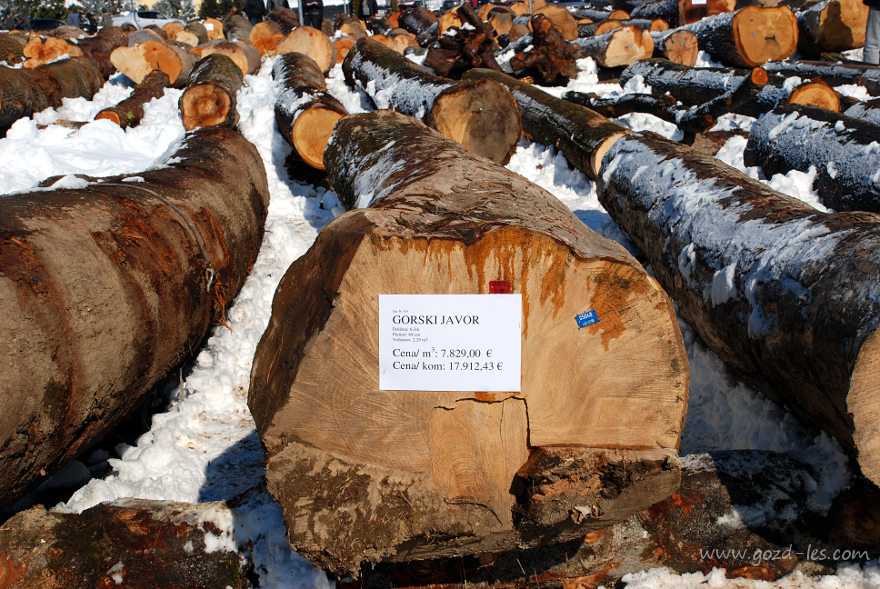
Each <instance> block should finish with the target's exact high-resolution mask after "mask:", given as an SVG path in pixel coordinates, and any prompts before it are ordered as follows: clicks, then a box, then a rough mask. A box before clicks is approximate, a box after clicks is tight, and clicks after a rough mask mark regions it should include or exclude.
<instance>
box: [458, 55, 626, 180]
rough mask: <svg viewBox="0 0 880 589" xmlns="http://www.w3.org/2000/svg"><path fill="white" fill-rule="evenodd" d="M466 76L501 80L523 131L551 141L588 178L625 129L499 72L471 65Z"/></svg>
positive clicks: (543, 140)
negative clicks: (508, 92)
mask: <svg viewBox="0 0 880 589" xmlns="http://www.w3.org/2000/svg"><path fill="white" fill-rule="evenodd" d="M464 77H465V79H466V80H479V79H491V80H495V81H496V82H498V83H500V84H504V85H505V86H506V87H507V88H508V89H509V90H510V92H511V94H513V97H514V98H515V99H516V101H517V103H518V104H519V109H520V112H521V113H522V122H523V131H525V132H526V133H527V134H528V135H529V136H531V137H532V138H533V139H535V140H536V141H539V142H541V143H543V144H544V145H554V146H556V148H557V149H559V150H560V151H562V153H564V154H565V157H566V158H567V159H568V161H569V162H570V163H571V165H573V166H574V167H576V168H577V169H579V170H581V171H582V172H584V173H585V174H586V175H587V176H589V177H590V178H591V179H593V180H595V179H596V174H597V173H598V171H599V166H600V165H601V163H602V156H603V155H604V154H605V152H606V151H607V150H608V148H609V147H610V146H611V144H612V143H614V142H615V141H616V140H617V139H618V138H619V137H620V136H621V135H623V134H624V133H627V132H628V131H627V130H626V129H625V128H624V127H621V126H620V125H616V124H615V123H612V122H611V121H609V120H608V119H606V118H605V117H603V116H601V115H599V114H598V113H596V112H594V111H591V110H589V109H587V108H584V107H583V106H579V105H577V104H573V103H571V102H568V101H567V100H563V99H561V98H556V97H555V96H551V95H550V94H547V93H546V92H544V91H543V90H540V89H539V88H536V87H535V86H533V85H532V84H529V83H526V82H521V81H519V80H516V79H514V78H511V77H510V76H507V75H505V74H502V73H500V72H493V71H491V70H484V69H473V70H471V71H469V72H468V73H467V74H465V76H464Z"/></svg>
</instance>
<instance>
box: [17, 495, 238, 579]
mask: <svg viewBox="0 0 880 589" xmlns="http://www.w3.org/2000/svg"><path fill="white" fill-rule="evenodd" d="M229 511H230V510H229V508H228V507H226V505H225V504H223V503H199V504H197V505H193V504H183V503H169V502H160V501H146V500H140V499H125V500H122V501H117V502H114V503H111V504H107V503H101V504H100V505H96V506H95V507H92V508H91V509H87V510H86V511H84V512H83V513H81V514H75V513H57V512H51V511H46V510H45V509H43V508H42V507H35V508H33V509H29V510H27V511H23V512H20V513H17V514H16V515H14V516H13V517H11V518H10V519H8V520H7V521H6V522H4V524H3V528H2V529H0V563H2V564H0V567H2V574H3V576H2V579H3V581H4V583H5V584H6V586H12V587H16V588H18V589H70V588H71V587H96V588H97V587H116V586H124V587H128V588H130V589H138V588H142V589H148V588H155V587H176V588H178V589H196V588H198V587H232V588H235V589H244V588H245V587H248V586H249V584H248V582H247V578H246V576H245V570H244V569H243V567H242V565H241V559H240V556H239V554H238V553H237V552H230V551H229V550H228V549H225V548H220V549H215V545H216V543H217V538H216V536H217V534H218V533H219V534H220V535H221V539H226V534H227V532H226V531H225V530H224V531H220V530H219V529H218V527H217V526H216V524H214V520H216V519H217V518H218V515H219V514H223V515H224V516H226V517H229V518H231V517H232V515H231V514H230V512H229ZM212 540H213V542H212Z"/></svg>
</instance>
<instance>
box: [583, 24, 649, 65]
mask: <svg viewBox="0 0 880 589" xmlns="http://www.w3.org/2000/svg"><path fill="white" fill-rule="evenodd" d="M574 44H575V45H577V46H578V47H580V49H581V53H582V54H583V55H584V57H592V58H593V59H595V60H596V63H597V64H599V65H600V66H602V67H605V68H612V67H619V66H625V65H629V64H631V63H633V62H635V61H639V60H641V59H646V58H649V57H651V55H653V54H654V38H653V37H651V34H650V33H648V32H647V31H644V30H642V29H639V28H637V27H632V26H627V27H621V28H619V29H617V30H615V31H611V32H610V33H605V34H604V35H599V36H598V37H587V38H583V39H577V40H576V41H574Z"/></svg>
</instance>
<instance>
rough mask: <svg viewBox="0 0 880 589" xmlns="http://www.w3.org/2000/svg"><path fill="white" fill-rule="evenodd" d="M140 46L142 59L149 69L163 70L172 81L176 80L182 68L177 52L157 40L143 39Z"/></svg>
mask: <svg viewBox="0 0 880 589" xmlns="http://www.w3.org/2000/svg"><path fill="white" fill-rule="evenodd" d="M140 47H141V51H142V52H143V57H144V61H145V62H146V63H147V64H149V66H150V68H151V70H158V71H160V72H165V73H166V74H168V79H170V80H171V81H172V82H174V81H175V80H177V78H178V77H179V76H180V72H181V70H182V69H183V64H181V62H180V56H179V55H178V54H177V53H175V52H174V51H172V50H171V48H170V47H169V46H168V45H165V44H164V43H161V42H159V41H144V42H143V43H141V45H140Z"/></svg>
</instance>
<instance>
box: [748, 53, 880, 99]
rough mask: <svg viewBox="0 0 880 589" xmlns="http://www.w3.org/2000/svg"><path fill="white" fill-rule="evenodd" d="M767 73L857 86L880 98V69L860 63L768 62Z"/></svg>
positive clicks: (836, 84) (835, 84) (833, 84)
mask: <svg viewBox="0 0 880 589" xmlns="http://www.w3.org/2000/svg"><path fill="white" fill-rule="evenodd" d="M762 67H763V68H764V69H765V70H767V73H771V74H781V75H783V76H785V77H791V76H799V77H801V78H803V79H807V80H812V79H814V78H821V79H822V80H823V81H824V82H825V83H827V84H830V85H831V86H840V85H841V84H857V85H859V86H863V87H865V88H866V89H867V91H868V94H870V95H871V96H880V68H878V67H877V66H875V65H870V64H867V63H860V62H851V61H850V62H845V63H839V62H833V61H810V60H800V59H799V60H797V61H789V60H787V61H768V62H767V63H766V64H764V65H763V66H762Z"/></svg>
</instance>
